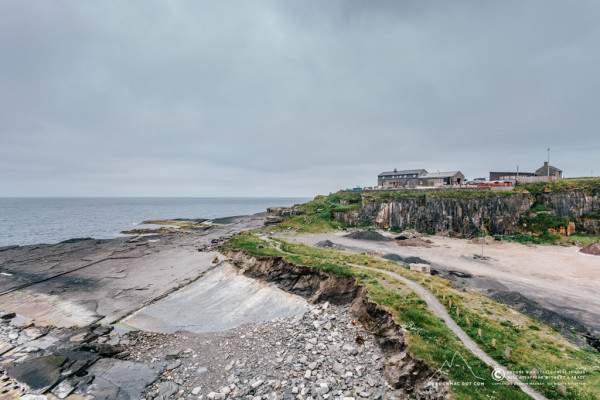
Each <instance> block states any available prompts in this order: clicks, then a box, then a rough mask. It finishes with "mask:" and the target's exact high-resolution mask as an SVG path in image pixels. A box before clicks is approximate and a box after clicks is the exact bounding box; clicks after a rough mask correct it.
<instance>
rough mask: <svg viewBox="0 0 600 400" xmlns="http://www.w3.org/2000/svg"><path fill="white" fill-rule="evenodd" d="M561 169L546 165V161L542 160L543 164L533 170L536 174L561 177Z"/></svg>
mask: <svg viewBox="0 0 600 400" xmlns="http://www.w3.org/2000/svg"><path fill="white" fill-rule="evenodd" d="M562 173H563V171H562V169H558V168H556V167H553V166H552V165H548V161H544V165H543V166H541V167H540V168H538V169H536V170H535V175H536V176H551V177H554V178H557V179H559V178H562V177H563V176H562Z"/></svg>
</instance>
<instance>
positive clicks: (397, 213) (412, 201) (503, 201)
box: [334, 194, 532, 235]
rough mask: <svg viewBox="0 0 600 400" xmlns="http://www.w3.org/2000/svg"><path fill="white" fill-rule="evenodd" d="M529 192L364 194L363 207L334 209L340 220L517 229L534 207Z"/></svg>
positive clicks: (422, 227)
mask: <svg viewBox="0 0 600 400" xmlns="http://www.w3.org/2000/svg"><path fill="white" fill-rule="evenodd" d="M531 204H532V201H531V199H530V197H529V195H528V194H516V195H514V196H509V197H506V196H488V197H481V198H474V199H463V198H456V197H433V196H431V197H403V198H398V199H394V200H391V201H390V202H388V203H384V202H378V201H377V200H373V199H370V198H363V208H362V209H361V210H355V211H350V212H346V213H334V218H335V219H336V220H337V221H339V222H344V223H347V224H351V225H360V224H365V223H368V224H371V225H374V226H376V227H379V228H392V227H397V228H399V229H409V228H414V229H416V230H417V231H420V232H422V231H426V230H429V231H436V232H447V231H453V232H457V233H460V234H466V235H468V234H472V233H478V232H481V224H482V221H483V224H484V227H485V228H484V229H485V231H486V232H489V233H492V234H505V233H514V232H515V231H516V227H517V225H518V223H519V218H520V216H521V214H522V213H523V212H525V211H527V210H528V209H529V208H530V207H531Z"/></svg>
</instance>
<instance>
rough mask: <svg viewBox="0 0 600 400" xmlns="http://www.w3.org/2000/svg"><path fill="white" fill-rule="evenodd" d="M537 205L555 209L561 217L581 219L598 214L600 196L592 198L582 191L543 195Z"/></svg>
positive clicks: (538, 199) (597, 194)
mask: <svg viewBox="0 0 600 400" xmlns="http://www.w3.org/2000/svg"><path fill="white" fill-rule="evenodd" d="M537 203H538V204H541V205H543V206H545V207H549V208H551V209H553V210H554V212H555V213H556V215H558V216H560V217H576V218H581V217H582V216H584V215H586V214H598V212H599V210H600V194H599V193H596V195H594V196H591V195H587V194H585V193H583V192H580V191H569V192H556V193H542V194H540V195H539V196H538V198H537Z"/></svg>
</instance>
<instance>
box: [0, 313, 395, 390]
mask: <svg viewBox="0 0 600 400" xmlns="http://www.w3.org/2000/svg"><path fill="white" fill-rule="evenodd" d="M11 317H12V318H11ZM14 318H15V317H14V316H12V315H6V316H5V319H2V316H0V320H1V321H3V322H2V323H1V324H0V343H1V345H2V347H1V349H2V356H1V357H0V365H1V366H0V398H8V399H10V398H14V399H17V398H29V399H35V400H44V399H57V398H58V399H69V400H81V399H112V398H140V399H148V400H149V399H173V398H186V399H225V398H238V399H248V400H259V399H282V400H283V399H301V400H308V399H332V400H341V399H351V398H353V399H356V400H357V399H367V398H368V399H393V398H398V397H399V396H397V393H396V392H394V390H393V388H391V387H390V386H389V385H388V384H387V383H386V382H385V380H384V379H383V377H382V371H383V354H382V352H381V350H380V348H379V347H378V346H377V345H376V344H375V341H374V338H373V337H372V336H370V335H369V334H368V333H367V332H366V331H365V330H364V328H363V327H362V325H360V324H359V323H358V322H356V321H355V320H353V319H352V317H351V316H350V313H349V312H348V306H342V307H340V306H332V305H329V303H324V304H321V305H319V306H310V307H309V308H308V311H307V312H305V313H304V314H301V315H297V316H295V317H290V318H283V319H275V320H273V321H269V322H265V323H260V324H248V325H244V326H241V327H238V328H235V329H232V330H228V331H223V332H214V333H206V334H193V333H189V332H177V333H175V334H161V333H152V332H145V331H131V330H123V329H116V330H115V329H113V326H99V325H91V326H89V327H86V328H82V329H77V330H73V329H39V328H36V327H35V326H34V321H25V323H24V324H23V323H22V322H24V321H23V320H20V321H17V320H18V319H19V318H20V317H19V318H17V320H15V321H13V319H14ZM12 322H15V323H12ZM6 371H8V372H9V373H8V374H6ZM111 371H112V372H111ZM35 374H37V378H36V379H34V380H31V376H32V375H35ZM132 374H133V375H132ZM136 374H137V375H136ZM9 375H10V377H9ZM15 376H16V377H18V378H19V380H15V379H13V377H15ZM133 376H135V379H133V378H132V377H133ZM128 380H132V381H133V382H126V381H128ZM48 393H49V394H48ZM125 394H127V395H128V396H129V397H125ZM11 396H12V397H11ZM27 396H29V397H27Z"/></svg>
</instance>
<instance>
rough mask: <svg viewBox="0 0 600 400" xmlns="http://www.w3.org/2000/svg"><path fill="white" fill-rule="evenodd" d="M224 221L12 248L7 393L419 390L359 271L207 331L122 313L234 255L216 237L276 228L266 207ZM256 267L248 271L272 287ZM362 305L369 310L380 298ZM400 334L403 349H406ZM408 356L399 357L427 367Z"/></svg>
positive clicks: (3, 347) (233, 394)
mask: <svg viewBox="0 0 600 400" xmlns="http://www.w3.org/2000/svg"><path fill="white" fill-rule="evenodd" d="M219 222H222V223H228V225H219V226H214V227H211V228H210V229H207V230H201V231H200V230H199V231H196V232H193V233H190V234H187V235H154V236H137V237H132V238H120V239H114V240H94V239H78V240H70V241H66V242H63V243H59V244H57V245H39V246H24V247H11V248H6V249H4V251H3V252H0V271H1V272H3V273H4V274H5V276H6V277H7V279H6V280H4V281H3V282H2V286H1V287H0V289H1V290H2V294H0V303H1V304H0V305H1V307H2V309H4V310H5V312H4V313H2V312H0V320H1V321H2V322H1V323H0V371H1V372H0V374H1V377H0V398H3V399H4V398H6V399H17V398H20V399H27V400H55V399H68V400H82V399H85V400H91V399H107V400H108V399H124V400H127V399H146V400H150V399H174V398H185V399H225V398H239V399H247V400H259V399H281V400H283V399H301V400H302V399H303V400H308V399H332V400H342V399H346V400H349V399H355V400H358V399H367V398H368V399H396V398H403V397H405V396H406V395H407V393H408V392H407V390H406V389H407V388H408V387H410V391H412V390H413V388H414V386H415V384H416V381H415V380H414V379H412V380H411V378H409V380H408V381H405V382H404V383H407V382H408V383H407V384H406V385H404V386H402V387H401V386H399V385H397V384H390V383H389V382H390V378H389V376H387V375H386V374H388V375H389V372H390V369H389V367H390V364H389V363H388V362H387V360H388V358H389V356H390V354H391V353H389V349H390V346H389V345H390V343H392V342H393V340H392V342H390V341H389V340H387V339H390V338H386V340H387V341H386V340H384V341H382V338H381V337H378V336H377V332H378V334H380V335H381V334H382V331H381V330H379V331H377V329H375V334H374V331H373V329H372V328H373V326H372V325H371V326H370V328H369V326H367V327H366V328H365V326H363V324H364V323H365V321H369V318H368V315H367V314H364V313H363V314H362V316H361V317H360V321H361V322H360V323H359V322H357V320H359V317H357V313H356V307H357V304H358V303H357V302H354V303H352V301H354V300H357V299H359V300H360V299H362V298H361V297H360V296H358V297H357V295H359V294H360V293H361V288H360V287H357V286H356V285H355V283H353V282H346V283H347V284H348V285H349V286H347V287H346V289H348V290H350V292H348V290H342V291H341V292H340V293H337V292H336V291H337V290H338V289H339V288H338V287H336V285H335V284H333V283H335V281H336V280H335V279H334V278H333V277H328V276H325V275H324V276H320V277H319V279H317V277H316V275H315V279H313V282H315V284H318V282H321V283H323V282H325V285H326V286H327V285H330V284H332V285H331V286H330V287H329V289H328V290H329V292H328V293H329V295H328V296H321V297H319V298H318V299H316V298H314V299H308V296H304V297H305V298H307V299H308V300H310V301H311V302H312V303H313V305H307V306H306V308H305V309H304V310H305V311H303V312H301V313H299V314H297V315H295V316H291V317H276V318H274V319H271V320H268V321H264V322H252V323H246V324H244V325H241V326H237V327H235V328H233V329H227V330H222V331H218V332H200V333H192V332H185V331H179V332H175V333H158V332H150V331H141V330H135V329H133V328H132V327H129V326H127V325H125V324H122V323H119V322H118V321H121V320H122V319H123V318H124V317H126V316H128V315H132V313H133V312H135V311H136V310H139V309H141V308H145V307H146V309H149V308H147V306H148V305H150V304H152V303H153V302H157V301H160V300H161V299H163V298H165V297H168V296H170V295H171V294H173V293H176V292H180V290H179V289H180V288H183V287H186V290H189V289H190V288H193V287H194V282H195V280H197V279H201V278H202V277H203V276H204V274H205V273H206V271H216V270H217V269H219V268H223V267H221V265H222V264H223V266H226V265H228V264H227V262H228V260H226V259H224V258H223V257H222V256H220V255H219V254H218V253H217V252H216V251H215V250H216V247H217V246H218V245H219V244H220V243H222V242H223V241H225V240H227V239H228V238H229V237H231V236H232V235H234V234H236V233H237V232H240V231H242V230H247V229H253V228H256V227H259V226H262V225H263V224H264V215H261V216H258V217H256V216H254V217H241V218H240V217H235V218H232V219H229V220H224V221H219ZM238 261H239V260H238ZM232 264H233V262H232ZM234 265H235V264H234ZM229 268H231V267H229ZM305 268H308V267H305ZM245 272H247V270H244V269H243V268H242V269H241V270H240V272H239V273H242V274H245V275H248V276H249V277H251V278H254V279H257V280H258V282H265V283H267V285H272V283H269V282H268V279H264V277H263V278H261V277H259V276H251V274H247V273H245ZM244 279H248V278H244ZM144 281H146V282H147V283H144ZM161 282H163V283H161ZM265 283H262V285H265ZM157 286H158V287H157ZM275 286H278V287H281V288H282V289H284V290H285V289H286V288H285V287H282V286H281V285H274V286H273V287H275ZM132 288H133V289H135V290H132ZM322 288H323V287H321V289H322ZM277 290H279V289H277ZM288 292H290V293H293V291H289V290H288ZM348 293H352V296H348ZM300 294H301V295H302V293H300ZM285 295H286V296H295V295H294V294H285ZM295 297H298V296H295ZM298 298H300V297H298ZM327 298H331V300H332V301H333V303H335V304H333V303H332V302H328V301H327ZM336 299H337V300H336ZM340 299H341V301H340ZM302 301H305V300H302ZM361 304H362V307H363V311H364V310H365V308H364V307H365V306H366V307H369V304H368V302H367V303H361ZM371 306H372V304H371ZM11 308H12V309H11ZM32 310H36V311H35V312H31V311H32ZM14 311H16V312H14ZM190 311H191V310H190ZM24 315H28V317H25V316H24ZM222 317H223V318H230V316H227V315H223V316H222ZM86 321H87V322H86ZM98 322H102V324H98ZM115 322H117V323H115ZM71 325H79V326H80V328H71V327H70V326H71ZM382 326H383V327H387V325H386V324H383V325H382ZM395 329H396V328H395ZM394 332H395V334H396V335H398V334H399V335H400V336H398V337H401V334H400V333H399V332H396V331H394ZM394 343H396V342H394ZM398 343H400V342H398ZM398 343H396V344H393V345H392V347H393V348H394V349H396V350H401V347H402V346H400V347H398V346H397V344H398ZM396 350H395V351H394V354H396V353H397V351H396ZM403 354H405V356H406V354H407V353H403ZM409 359H410V357H409ZM404 361H406V360H404ZM404 361H399V363H400V364H401V365H413V366H414V365H415V364H411V363H410V362H404ZM400 364H399V365H400ZM417 365H420V364H417ZM423 366H426V364H424V363H423V365H421V367H423ZM409 370H410V368H409ZM421 372H425V373H428V372H431V371H429V370H427V368H425V370H423V371H421ZM409 375H410V374H409ZM386 376H387V377H386ZM419 376H420V375H419ZM396 378H397V376H396ZM394 379H395V378H394ZM394 379H393V380H394ZM397 381H398V380H397V379H395V380H394V382H395V383H397ZM419 385H420V386H423V385H422V384H419ZM424 389H425V392H424V393H428V391H429V388H424ZM422 398H434V397H422ZM435 398H438V397H435Z"/></svg>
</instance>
